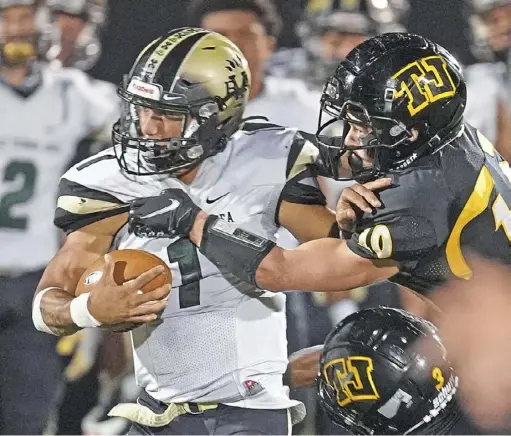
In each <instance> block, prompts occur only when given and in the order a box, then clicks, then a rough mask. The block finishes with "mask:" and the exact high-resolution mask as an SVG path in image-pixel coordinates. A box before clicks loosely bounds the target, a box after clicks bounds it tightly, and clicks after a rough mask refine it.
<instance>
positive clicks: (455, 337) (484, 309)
mask: <svg viewBox="0 0 511 436" xmlns="http://www.w3.org/2000/svg"><path fill="white" fill-rule="evenodd" d="M469 264H470V267H471V268H472V270H473V278H472V279H471V280H453V281H451V282H450V283H449V284H448V285H446V286H445V287H443V288H441V289H440V290H438V291H435V292H434V293H433V294H432V296H431V297H432V300H433V302H434V303H436V304H437V305H438V306H439V307H440V309H441V310H442V312H432V314H431V315H432V316H431V319H432V321H433V322H434V323H435V324H436V325H437V327H438V330H439V335H440V337H441V338H442V341H443V343H444V345H445V347H446V349H447V353H448V357H449V360H450V361H451V363H452V365H453V367H454V368H455V370H456V372H457V374H458V376H459V380H460V388H459V394H460V398H461V402H462V405H463V407H464V409H465V410H466V411H467V412H468V413H469V414H470V415H471V416H472V417H473V418H474V420H475V421H476V423H477V424H478V425H480V426H481V427H484V428H485V429H488V430H490V429H503V428H504V427H506V426H507V425H509V416H511V396H510V395H509V392H511V371H510V370H509V362H511V340H510V338H511V333H510V332H511V316H510V314H511V289H510V283H511V270H510V269H509V268H507V267H505V266H502V265H498V264H492V263H490V262H489V261H486V260H483V259H480V258H476V259H474V258H472V259H469Z"/></svg>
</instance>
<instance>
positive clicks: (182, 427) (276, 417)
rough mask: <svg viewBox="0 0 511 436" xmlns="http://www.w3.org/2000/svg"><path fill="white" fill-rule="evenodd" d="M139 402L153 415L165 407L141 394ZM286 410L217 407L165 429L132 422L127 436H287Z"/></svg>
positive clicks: (288, 429) (182, 416)
mask: <svg viewBox="0 0 511 436" xmlns="http://www.w3.org/2000/svg"><path fill="white" fill-rule="evenodd" d="M138 401H139V403H140V404H142V405H144V406H147V407H149V408H150V409H151V410H152V411H153V412H155V413H163V411H164V410H165V409H166V408H167V406H166V405H165V404H164V403H162V402H160V401H158V400H155V399H154V398H152V397H150V396H149V395H147V393H145V392H144V393H143V394H142V395H141V397H140V398H139V400H138ZM287 414H288V412H287V410H286V409H275V410H269V409H243V408H240V407H231V406H226V405H223V404H220V405H219V406H218V408H217V409H214V410H207V411H205V412H202V413H199V414H193V415H192V414H186V415H181V416H178V417H177V418H175V419H174V420H173V421H172V422H171V423H170V424H168V425H166V426H165V427H147V426H144V425H140V424H137V423H134V424H133V425H132V426H131V429H130V431H129V432H128V434H129V435H186V434H187V435H249V434H251V435H287V434H290V432H291V429H290V428H288V426H290V425H291V424H290V423H288V416H287Z"/></svg>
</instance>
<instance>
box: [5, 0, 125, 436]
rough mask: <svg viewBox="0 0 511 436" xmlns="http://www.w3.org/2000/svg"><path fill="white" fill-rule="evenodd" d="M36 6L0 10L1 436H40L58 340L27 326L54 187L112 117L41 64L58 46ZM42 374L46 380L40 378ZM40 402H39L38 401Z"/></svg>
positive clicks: (67, 75) (19, 1) (70, 80)
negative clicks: (81, 148)
mask: <svg viewBox="0 0 511 436" xmlns="http://www.w3.org/2000/svg"><path fill="white" fill-rule="evenodd" d="M36 17H37V10H36V2H35V1H31V0H2V1H0V101H1V104H0V149H1V150H2V153H1V156H0V180H1V182H0V240H1V241H2V250H0V291H1V292H0V325H1V328H0V350H1V352H0V355H1V356H0V359H1V360H0V391H1V392H2V395H1V396H0V398H1V399H0V432H1V433H4V434H16V433H23V434H37V433H40V432H41V431H42V428H43V425H44V420H45V418H46V414H47V412H48V408H49V406H50V404H51V400H52V398H53V396H54V393H55V389H56V387H57V380H58V377H59V376H60V363H59V361H58V358H57V356H56V354H55V348H54V347H55V341H54V338H51V337H49V336H48V335H41V334H40V333H39V332H36V331H34V329H33V327H32V325H31V316H30V312H31V311H30V305H31V300H32V295H31V294H32V292H30V291H29V289H30V288H31V287H32V286H35V285H36V284H37V283H38V281H39V279H40V277H41V274H42V270H43V268H44V267H45V266H46V265H47V264H48V262H49V261H50V260H51V258H52V257H53V256H54V255H55V253H56V252H57V250H58V247H59V243H60V237H59V234H58V232H57V231H56V230H55V228H54V226H53V224H52V218H53V204H54V201H55V196H56V193H57V185H58V180H59V176H60V174H62V173H63V172H64V171H65V170H66V168H67V165H68V163H69V162H70V161H71V159H72V157H73V155H74V153H75V152H76V147H77V143H78V141H79V140H81V139H82V138H83V137H84V136H86V135H87V134H88V133H89V132H91V131H93V130H97V129H100V128H101V127H102V126H103V124H104V123H105V122H108V121H109V118H110V119H111V118H113V117H114V113H115V112H116V110H117V105H116V103H114V102H112V101H109V100H101V99H95V96H94V95H93V93H91V88H90V81H89V79H88V78H87V77H86V76H85V75H84V74H83V73H81V72H80V71H71V70H58V71H55V70H53V69H52V68H50V67H49V66H48V65H47V64H45V63H39V62H36V58H37V57H39V56H40V55H41V54H42V53H47V52H48V50H47V47H48V45H53V44H54V43H55V42H58V41H57V40H56V39H55V35H54V33H53V31H54V27H52V26H51V25H49V26H46V25H44V24H45V23H40V22H38V21H37V19H36ZM41 373H43V374H44V377H41V375H40V374H41ZM34 393H37V394H36V395H34Z"/></svg>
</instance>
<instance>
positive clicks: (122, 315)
mask: <svg viewBox="0 0 511 436" xmlns="http://www.w3.org/2000/svg"><path fill="white" fill-rule="evenodd" d="M114 264H115V263H114V261H113V260H112V258H111V257H110V255H108V254H106V255H105V266H104V268H103V276H102V277H101V279H100V280H98V282H97V283H95V284H93V285H90V287H91V288H92V290H91V291H90V296H89V301H88V309H89V312H90V314H91V315H92V316H93V317H94V318H96V319H97V320H98V321H99V322H100V323H101V324H102V325H104V326H105V327H107V326H109V325H115V324H120V323H146V322H151V321H155V320H156V319H157V318H158V314H159V313H160V312H161V311H163V310H164V309H165V307H167V301H166V300H164V299H165V298H167V297H168V295H169V293H170V285H164V286H161V287H159V288H157V289H155V290H154V291H151V292H147V293H145V294H144V293H142V292H141V291H140V289H142V288H143V287H144V286H145V285H147V284H148V283H149V282H151V281H152V280H153V279H154V278H155V277H157V276H158V275H160V274H161V273H162V272H163V271H164V268H163V267H162V266H157V267H154V268H151V269H150V270H149V271H146V272H145V273H143V274H141V275H140V276H138V277H137V278H136V279H134V280H130V281H128V282H126V283H124V284H122V285H118V284H117V283H116V282H115V280H114Z"/></svg>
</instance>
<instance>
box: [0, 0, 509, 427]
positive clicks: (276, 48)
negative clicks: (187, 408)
mask: <svg viewBox="0 0 511 436" xmlns="http://www.w3.org/2000/svg"><path fill="white" fill-rule="evenodd" d="M240 11H241V13H242V14H244V15H243V16H242V17H241V18H240V16H239V13H240ZM231 13H235V14H238V15H229V14H231ZM233 17H235V18H233ZM185 25H194V26H201V27H207V28H210V29H213V30H217V31H219V32H221V33H223V34H225V35H226V36H227V37H229V38H230V39H232V40H233V41H234V42H235V43H236V44H237V45H239V47H240V48H241V50H242V51H243V52H244V54H245V56H246V57H247V59H248V60H249V64H250V68H251V72H252V76H253V80H254V89H253V91H252V94H251V100H250V102H249V105H248V106H247V116H248V115H263V116H266V117H268V118H269V120H270V121H271V122H274V123H277V124H283V125H288V126H292V127H297V128H299V129H302V130H305V131H308V132H311V133H315V130H316V125H317V116H318V112H319V103H320V101H319V100H320V95H321V88H322V84H323V83H324V81H325V79H326V78H327V77H328V75H329V74H330V73H331V72H332V71H333V68H335V65H336V64H337V63H338V62H339V61H340V60H342V59H343V58H344V57H345V56H346V54H347V53H348V52H349V51H350V50H351V48H353V47H354V46H355V45H357V44H358V43H360V42H362V41H363V40H364V39H366V38H368V37H370V36H372V35H375V34H378V33H384V32H392V31H403V30H408V31H410V32H414V33H418V34H421V35H424V36H426V37H428V38H430V39H432V40H433V41H435V42H437V43H439V44H441V45H442V46H444V47H445V48H447V49H448V50H450V51H451V52H452V53H453V54H454V55H455V57H456V58H457V59H458V60H459V62H460V63H461V64H462V65H463V67H464V69H465V76H466V80H467V86H468V105H467V108H466V118H467V120H468V122H469V123H471V124H473V125H474V126H475V127H477V128H479V129H480V130H481V131H482V132H483V133H484V135H485V136H487V137H488V138H489V139H490V140H491V141H492V142H494V144H495V145H496V147H497V149H498V150H499V151H500V152H501V154H502V155H503V156H504V157H507V158H508V160H509V158H511V123H510V118H509V106H508V104H509V95H510V91H511V84H510V79H509V56H508V55H509V47H510V42H511V39H510V38H511V0H308V1H307V0H274V1H273V2H272V1H271V0H253V1H249V0H204V1H200V0H199V1H188V0H108V1H107V0H46V1H44V0H39V1H35V0H0V150H1V151H2V153H1V154H0V180H1V181H0V240H1V242H2V245H1V247H2V248H1V252H0V434H41V433H44V434H89V435H92V434H124V432H126V430H127V428H128V426H127V422H126V421H124V420H122V419H120V418H109V417H108V416H107V412H108V410H109V409H110V408H111V407H112V406H113V405H115V404H117V403H118V402H121V401H134V400H135V399H136V397H137V394H138V390H137V387H136V386H135V384H134V379H133V376H132V364H131V361H130V354H131V348H130V343H129V337H127V335H121V334H112V333H106V332H105V331H101V330H98V329H95V330H91V331H89V330H84V331H81V332H79V333H77V334H75V335H73V336H71V337H66V338H62V339H60V340H57V339H56V338H54V337H49V335H44V334H42V333H38V332H36V331H35V329H34V328H33V325H32V320H31V313H30V304H31V299H32V295H33V291H34V289H35V286H36V285H37V282H38V280H39V278H40V276H41V272H42V270H43V269H44V267H45V265H46V263H47V262H48V261H49V260H50V259H51V257H52V256H53V255H54V254H55V252H56V251H57V250H58V247H59V245H60V243H61V241H62V238H63V235H60V234H58V233H57V231H56V230H55V229H54V228H53V225H52V220H53V210H54V207H55V198H56V187H57V184H58V178H59V177H60V175H61V174H63V172H64V171H65V170H66V169H67V168H69V167H70V166H71V165H72V164H74V163H76V162H78V161H80V160H81V159H83V158H85V157H87V156H89V155H91V154H94V153H96V152H98V151H100V150H102V149H104V148H106V147H109V146H110V145H111V143H110V131H111V126H112V124H113V123H114V122H115V121H116V119H117V117H118V113H119V105H118V98H117V96H116V90H115V87H116V85H117V84H119V83H120V82H121V81H122V78H123V75H124V74H126V73H128V72H129V70H130V67H131V65H132V64H133V62H134V60H135V59H136V57H137V54H138V53H139V51H140V50H141V49H142V48H143V47H145V46H146V45H147V44H148V43H149V42H150V41H151V40H152V39H154V38H155V37H157V36H159V35H161V34H163V33H165V32H166V31H168V30H169V29H172V28H176V27H182V26H185ZM17 39H18V40H19V39H21V40H22V42H23V41H25V42H27V45H26V46H23V45H22V46H17V48H16V50H13V49H12V45H10V43H12V42H13V41H16V40H17ZM18 42H19V41H18ZM29 43H30V44H29ZM31 43H34V44H33V45H34V47H35V48H33V49H31V48H30V47H31ZM34 58H37V60H38V61H37V62H34ZM48 125H50V127H51V129H50V128H49V127H48ZM45 129H46V130H45ZM27 156H30V157H31V158H32V160H33V162H32V163H30V165H28V164H26V163H25V164H23V165H21V164H20V161H24V160H26V158H27ZM36 175H37V177H38V178H37V179H36ZM321 183H322V188H323V189H324V191H325V194H326V196H327V198H328V200H329V205H330V207H332V208H335V204H336V201H337V199H338V197H339V195H340V193H341V191H342V189H343V186H344V185H342V184H339V183H336V182H332V181H329V180H324V179H323V180H321ZM288 236H289V235H286V233H285V232H283V233H282V234H281V235H280V236H279V241H280V242H279V243H280V244H281V245H283V246H291V245H292V244H293V241H290V240H289V239H290V238H289V237H288ZM421 304H422V303H421V301H420V300H419V299H417V298H416V297H414V296H413V295H411V294H409V293H405V292H403V291H402V290H400V289H399V288H397V287H396V286H395V285H391V284H389V283H381V284H378V285H375V286H373V287H371V288H368V289H365V288H364V289H355V290H353V291H352V292H350V293H349V295H348V294H346V293H343V294H342V295H334V296H332V295H329V296H328V298H327V297H326V296H323V295H321V294H314V295H312V294H308V293H294V294H290V295H289V297H288V301H287V306H288V342H289V346H288V348H289V354H290V355H291V356H292V353H294V352H296V351H297V350H299V349H302V348H304V347H309V346H313V345H317V344H321V343H322V342H323V340H324V338H325V336H326V334H327V333H328V331H329V330H330V329H331V328H332V326H333V325H335V324H336V323H337V322H338V321H340V320H341V319H342V318H344V317H345V316H347V315H348V314H350V313H352V312H353V311H356V310H357V309H359V308H365V307H371V306H376V305H387V306H393V307H404V308H405V309H407V310H409V311H411V312H414V313H417V314H421V310H422V305H421ZM299 384H300V383H298V385H299ZM292 387H293V386H292ZM292 395H293V396H295V397H296V398H300V399H301V400H302V401H304V402H305V403H306V406H307V410H308V412H309V413H308V416H307V418H306V419H305V421H304V422H302V423H301V424H300V425H298V426H296V427H295V428H294V433H295V434H344V433H343V432H342V431H341V430H340V429H338V428H335V427H334V426H333V425H332V424H331V423H330V422H328V421H327V420H326V419H325V418H324V417H323V415H322V413H321V412H320V411H319V410H318V409H316V399H315V392H314V388H313V387H297V388H294V389H292ZM478 431H479V430H477V429H476V428H474V427H473V426H472V425H471V424H470V422H469V421H468V420H467V422H466V423H465V427H463V429H462V430H460V433H462V432H465V434H478Z"/></svg>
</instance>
